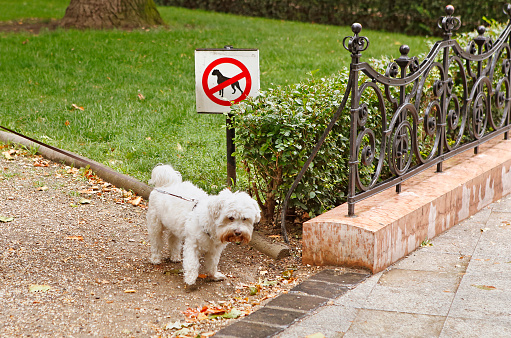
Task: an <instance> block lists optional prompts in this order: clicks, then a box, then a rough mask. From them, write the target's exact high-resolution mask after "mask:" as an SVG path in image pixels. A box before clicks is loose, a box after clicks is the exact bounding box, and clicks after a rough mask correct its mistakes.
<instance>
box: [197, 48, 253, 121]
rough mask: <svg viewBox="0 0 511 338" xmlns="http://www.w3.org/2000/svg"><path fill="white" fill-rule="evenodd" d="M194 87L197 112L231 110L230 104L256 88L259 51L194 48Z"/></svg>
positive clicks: (225, 111)
mask: <svg viewBox="0 0 511 338" xmlns="http://www.w3.org/2000/svg"><path fill="white" fill-rule="evenodd" d="M195 88H196V99H197V101H196V104H197V112H198V113H228V112H230V110H231V108H230V106H231V105H232V104H233V103H237V102H240V101H242V100H244V99H246V98H247V97H248V96H256V95H257V92H258V91H259V51H258V50H257V49H233V48H232V47H226V48H224V49H197V50H195Z"/></svg>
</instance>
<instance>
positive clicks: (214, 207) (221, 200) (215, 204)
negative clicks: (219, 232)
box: [208, 189, 230, 220]
mask: <svg viewBox="0 0 511 338" xmlns="http://www.w3.org/2000/svg"><path fill="white" fill-rule="evenodd" d="M225 190H227V189H225ZM225 190H223V191H222V192H220V194H218V195H217V196H212V197H211V200H210V201H209V204H208V210H209V215H210V216H211V218H213V219H214V220H217V219H218V218H219V217H220V215H221V214H222V209H223V207H224V204H225V201H226V198H225V193H224V191H225ZM227 191H229V190H227ZM229 192H230V191H229Z"/></svg>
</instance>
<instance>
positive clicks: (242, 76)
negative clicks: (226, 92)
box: [202, 58, 252, 106]
mask: <svg viewBox="0 0 511 338" xmlns="http://www.w3.org/2000/svg"><path fill="white" fill-rule="evenodd" d="M223 63H227V64H232V65H235V66H236V67H238V68H239V69H240V70H241V73H239V74H238V75H236V76H233V77H232V78H230V79H229V80H226V81H224V82H222V83H220V84H218V85H217V86H214V87H212V88H209V86H208V77H209V75H210V73H211V71H212V70H213V68H215V67H216V66H218V65H220V64H223ZM242 79H245V80H246V84H245V90H244V91H243V93H242V94H241V95H240V97H238V98H237V99H235V100H231V101H226V100H221V99H219V98H217V97H216V96H215V95H214V93H216V92H218V91H220V90H221V89H224V88H225V87H228V86H230V85H232V84H233V83H235V82H237V81H239V80H242ZM202 88H203V89H204V93H206V95H207V96H208V97H209V98H210V100H211V101H213V102H215V103H216V104H219V105H221V106H230V105H231V104H232V102H233V101H234V103H237V102H240V101H242V100H244V99H246V98H247V96H248V94H249V93H250V88H252V78H251V76H250V72H249V71H248V69H247V67H245V65H244V64H243V63H241V62H240V61H239V60H236V59H233V58H220V59H216V60H215V61H213V62H211V64H210V65H209V66H208V67H207V68H206V70H205V71H204V74H203V75H202Z"/></svg>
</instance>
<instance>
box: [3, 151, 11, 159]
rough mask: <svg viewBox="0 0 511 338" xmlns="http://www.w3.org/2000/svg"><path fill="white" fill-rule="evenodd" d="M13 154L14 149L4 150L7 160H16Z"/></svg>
mask: <svg viewBox="0 0 511 338" xmlns="http://www.w3.org/2000/svg"><path fill="white" fill-rule="evenodd" d="M12 154H13V152H12V150H9V151H3V152H2V155H4V157H5V159H7V160H14V157H12V156H11V155H12Z"/></svg>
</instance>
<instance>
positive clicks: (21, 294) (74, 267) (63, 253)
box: [0, 144, 321, 337]
mask: <svg viewBox="0 0 511 338" xmlns="http://www.w3.org/2000/svg"><path fill="white" fill-rule="evenodd" d="M0 148H1V149H0V152H1V154H0V230H1V231H2V236H1V237H0V250H1V252H0V254H1V260H0V283H1V287H0V336H2V337H14V336H16V337H19V336H43V337H48V336H66V337H79V336H108V337H131V336H136V337H149V336H151V337H152V336H156V337H158V336H162V337H172V336H186V337H196V336H197V335H198V334H200V335H201V337H209V336H211V335H213V334H214V332H215V331H217V330H218V329H220V328H221V327H223V326H225V325H228V324H229V323H232V321H234V320H236V319H226V318H224V317H227V318H229V317H237V318H241V317H243V316H245V315H247V314H249V313H250V312H252V311H254V310H256V309H257V308H259V307H260V306H262V305H263V304H264V303H265V302H266V301H267V300H269V299H271V298H273V297H275V296H277V295H278V294H280V293H284V292H287V290H289V289H290V288H292V287H293V286H295V285H296V284H298V283H299V282H300V281H302V280H304V279H306V278H307V277H308V276H310V275H311V274H313V273H316V272H317V271H319V270H320V269H321V268H317V267H310V266H302V265H301V261H300V243H299V241H294V242H293V243H292V252H293V255H292V257H289V258H287V259H284V260H280V261H274V260H273V259H271V258H268V257H267V256H264V255H263V254H261V253H259V252H258V251H256V250H254V249H252V248H251V247H249V246H244V245H235V244H230V245H229V246H228V247H227V249H226V250H225V251H224V253H223V254H222V258H221V260H220V265H219V269H220V271H222V272H223V273H224V274H226V275H227V277H228V278H227V279H226V280H225V281H222V282H211V281H208V280H206V279H199V281H198V288H197V289H196V290H193V291H190V290H187V289H186V287H185V284H184V282H183V280H182V279H183V276H182V273H181V270H180V269H181V264H179V263H171V262H165V263H163V264H160V265H152V264H150V263H149V261H148V256H149V245H148V243H147V233H146V228H145V213H146V208H147V206H146V201H144V200H141V199H140V198H139V197H137V196H133V195H132V194H131V193H130V192H127V191H124V190H122V189H118V188H116V187H113V186H112V185H110V184H108V183H107V182H103V181H102V180H101V179H99V178H97V177H96V176H95V175H94V174H93V173H91V172H90V171H86V170H84V169H81V170H78V169H75V168H70V167H66V166H63V165H60V164H57V163H53V162H50V161H47V160H45V159H44V158H42V157H40V156H37V155H31V154H30V153H29V152H28V151H26V150H23V149H20V148H13V147H12V146H7V145H2V144H0ZM256 229H257V230H260V231H263V230H264V232H265V233H266V234H268V232H269V231H272V229H270V228H263V227H262V226H258V227H256ZM273 231H274V230H273ZM272 237H274V238H275V239H277V240H278V236H277V235H275V236H272ZM215 315H218V316H220V317H219V318H216V319H213V318H212V317H214V316H215Z"/></svg>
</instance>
